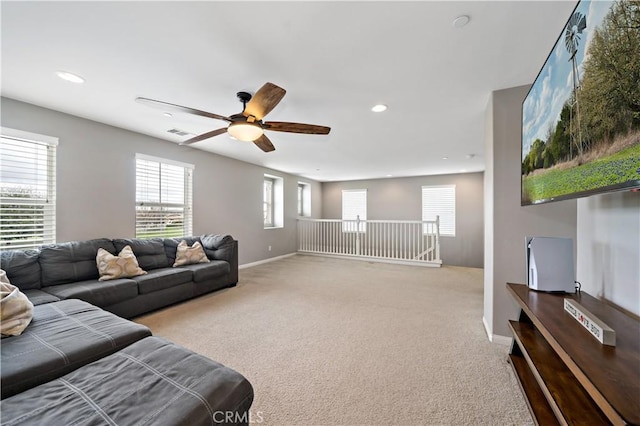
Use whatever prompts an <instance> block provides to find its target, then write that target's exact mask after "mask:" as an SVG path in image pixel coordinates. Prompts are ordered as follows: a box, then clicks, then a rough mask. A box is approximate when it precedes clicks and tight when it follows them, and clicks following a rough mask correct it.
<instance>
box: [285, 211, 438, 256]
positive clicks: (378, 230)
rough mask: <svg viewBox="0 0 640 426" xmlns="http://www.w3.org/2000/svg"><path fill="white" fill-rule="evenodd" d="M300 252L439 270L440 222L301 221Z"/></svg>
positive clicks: (299, 222) (300, 219)
mask: <svg viewBox="0 0 640 426" xmlns="http://www.w3.org/2000/svg"><path fill="white" fill-rule="evenodd" d="M298 251H299V252H301V253H310V254H322V255H332V256H351V257H354V256H355V257H363V258H367V259H371V260H376V259H378V260H384V261H401V262H402V263H407V262H408V263H428V264H433V265H437V266H439V265H440V264H442V260H441V259H440V218H439V217H436V220H433V221H420V220H360V218H359V217H358V218H357V219H355V220H342V219H308V218H299V219H298Z"/></svg>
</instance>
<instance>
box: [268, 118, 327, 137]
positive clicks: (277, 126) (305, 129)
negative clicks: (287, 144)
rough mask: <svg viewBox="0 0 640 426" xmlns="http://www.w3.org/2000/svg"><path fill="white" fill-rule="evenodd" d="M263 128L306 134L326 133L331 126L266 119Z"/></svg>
mask: <svg viewBox="0 0 640 426" xmlns="http://www.w3.org/2000/svg"><path fill="white" fill-rule="evenodd" d="M264 128H265V129H267V130H273V131H276V132H289V133H306V134H308V135H328V134H329V132H330V131H331V127H326V126H317V125H315V124H302V123H287V122H285V121H267V122H266V123H264Z"/></svg>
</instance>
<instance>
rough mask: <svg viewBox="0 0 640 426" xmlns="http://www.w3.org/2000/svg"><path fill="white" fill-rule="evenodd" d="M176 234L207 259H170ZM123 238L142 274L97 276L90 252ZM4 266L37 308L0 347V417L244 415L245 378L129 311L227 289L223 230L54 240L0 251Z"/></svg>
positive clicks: (153, 419) (229, 278)
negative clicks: (186, 234) (153, 330)
mask: <svg viewBox="0 0 640 426" xmlns="http://www.w3.org/2000/svg"><path fill="white" fill-rule="evenodd" d="M182 240H186V241H187V243H188V244H189V246H191V245H192V244H193V243H194V242H195V241H199V242H200V243H201V244H202V246H203V247H204V249H205V253H206V254H207V257H208V258H209V259H210V262H208V263H198V264H194V265H185V266H179V267H175V268H174V267H172V265H173V263H174V260H175V257H176V248H177V246H178V244H179V243H180V241H182ZM126 245H129V246H130V247H131V248H132V249H133V252H134V254H135V256H136V258H137V260H138V263H139V265H140V267H141V268H142V269H144V270H145V271H147V274H144V275H139V276H136V277H133V278H123V279H114V280H111V281H99V276H98V269H97V266H96V254H97V251H98V249H99V248H103V249H105V250H107V251H109V252H110V253H111V254H117V253H119V252H120V250H122V248H123V247H124V246H126ZM0 268H1V269H3V270H5V271H6V272H7V277H8V278H9V280H10V281H11V283H12V284H13V285H15V286H17V287H19V288H20V289H21V291H22V292H23V293H25V294H26V295H27V297H28V298H29V300H30V301H31V302H32V303H33V304H34V305H35V306H34V309H33V319H32V321H31V324H29V326H28V327H27V328H26V329H25V330H24V332H23V333H22V334H20V335H18V336H12V337H3V339H2V343H1V344H0V352H1V359H0V379H1V382H0V388H1V391H2V401H0V412H1V415H2V418H1V424H3V425H5V424H6V425H31V424H33V425H40V424H65V425H66V424H76V423H80V424H119V425H128V424H162V425H181V424H185V425H186V424H189V425H200V424H248V423H249V421H250V419H249V409H250V407H251V404H252V402H253V388H252V386H251V384H250V383H249V382H248V381H247V379H246V378H245V377H243V376H242V375H241V374H240V373H238V372H236V371H234V370H232V369H230V368H227V367H225V366H223V365H221V364H218V363H216V362H214V361H212V360H210V359H207V358H205V357H203V356H201V355H198V354H195V353H193V352H191V351H189V350H187V349H185V348H183V347H180V346H178V345H176V344H174V343H171V342H168V341H166V340H164V339H160V338H158V337H154V336H152V335H151V331H150V330H149V329H148V328H147V327H145V326H143V325H140V324H136V323H134V322H131V321H129V320H127V319H125V318H131V317H134V316H137V315H140V314H142V313H145V312H149V311H152V310H154V309H158V308H161V307H163V306H167V305H170V304H173V303H176V302H180V301H182V300H186V299H189V298H192V297H195V296H198V295H201V294H205V293H207V292H210V291H214V290H218V289H221V288H225V287H230V286H234V285H235V284H236V283H237V281H238V242H237V241H235V240H234V239H233V238H232V237H231V236H228V235H226V236H222V235H204V236H201V237H187V238H176V239H148V240H142V239H95V240H89V241H76V242H69V243H60V244H51V245H46V246H43V247H41V249H40V250H25V251H5V252H1V253H0ZM108 311H109V312H108ZM122 317H124V318H122Z"/></svg>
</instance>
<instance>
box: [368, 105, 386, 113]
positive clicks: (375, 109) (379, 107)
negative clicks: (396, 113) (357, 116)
mask: <svg viewBox="0 0 640 426" xmlns="http://www.w3.org/2000/svg"><path fill="white" fill-rule="evenodd" d="M386 110H387V106H386V105H385V104H378V105H374V106H373V108H371V111H373V112H382V111H386Z"/></svg>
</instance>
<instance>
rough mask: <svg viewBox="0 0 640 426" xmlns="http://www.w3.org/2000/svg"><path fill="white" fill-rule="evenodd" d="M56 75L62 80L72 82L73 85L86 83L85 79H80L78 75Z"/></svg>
mask: <svg viewBox="0 0 640 426" xmlns="http://www.w3.org/2000/svg"><path fill="white" fill-rule="evenodd" d="M56 75H57V76H58V77H60V78H61V79H63V80H66V81H70V82H72V83H77V84H82V83H84V78H82V77H80V76H79V75H77V74H73V73H70V72H67V71H56Z"/></svg>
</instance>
